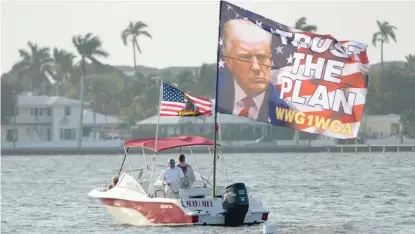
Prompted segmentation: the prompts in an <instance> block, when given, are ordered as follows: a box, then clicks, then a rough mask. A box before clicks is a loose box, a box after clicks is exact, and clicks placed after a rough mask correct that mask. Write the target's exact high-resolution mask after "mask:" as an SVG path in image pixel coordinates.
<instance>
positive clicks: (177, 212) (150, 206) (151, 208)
mask: <svg viewBox="0 0 415 234" xmlns="http://www.w3.org/2000/svg"><path fill="white" fill-rule="evenodd" d="M100 200H101V202H102V203H103V204H105V205H107V206H114V207H122V208H130V209H134V210H136V211H138V212H140V213H141V214H142V215H143V216H144V217H145V218H146V219H147V220H148V221H149V222H151V223H153V224H169V223H172V224H174V223H195V222H197V221H198V219H195V217H194V216H190V215H186V213H184V211H183V210H182V209H181V208H180V207H179V206H177V205H176V204H173V203H168V202H137V201H126V200H119V199H111V198H101V199H100Z"/></svg>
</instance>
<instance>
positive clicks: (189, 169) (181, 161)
mask: <svg viewBox="0 0 415 234" xmlns="http://www.w3.org/2000/svg"><path fill="white" fill-rule="evenodd" d="M185 160H186V158H185V156H184V154H180V156H179V163H178V164H177V167H179V168H181V169H182V170H183V173H184V175H185V176H187V177H189V178H190V179H192V181H193V182H194V181H195V180H196V176H195V172H194V171H193V168H192V167H191V166H190V165H189V164H187V163H186V162H185Z"/></svg>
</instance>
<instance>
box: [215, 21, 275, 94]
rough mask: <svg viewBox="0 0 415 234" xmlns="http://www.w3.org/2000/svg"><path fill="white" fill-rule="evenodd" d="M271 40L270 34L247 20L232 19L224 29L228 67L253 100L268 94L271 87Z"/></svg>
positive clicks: (224, 48)
mask: <svg viewBox="0 0 415 234" xmlns="http://www.w3.org/2000/svg"><path fill="white" fill-rule="evenodd" d="M271 40H272V35H271V34H270V33H269V32H267V31H265V30H263V29H261V28H259V27H258V26H257V25H255V24H253V23H252V22H250V21H248V20H243V19H233V20H229V21H228V22H226V23H225V25H224V31H223V53H224V56H225V64H226V66H227V68H228V69H229V71H230V72H231V73H232V74H233V76H234V79H235V80H236V82H237V83H238V85H239V86H240V87H241V88H242V89H243V91H244V92H245V93H246V94H247V95H248V96H250V97H255V96H257V95H259V94H261V93H263V92H265V90H266V89H267V88H268V86H269V84H270V73H271V57H272V55H271Z"/></svg>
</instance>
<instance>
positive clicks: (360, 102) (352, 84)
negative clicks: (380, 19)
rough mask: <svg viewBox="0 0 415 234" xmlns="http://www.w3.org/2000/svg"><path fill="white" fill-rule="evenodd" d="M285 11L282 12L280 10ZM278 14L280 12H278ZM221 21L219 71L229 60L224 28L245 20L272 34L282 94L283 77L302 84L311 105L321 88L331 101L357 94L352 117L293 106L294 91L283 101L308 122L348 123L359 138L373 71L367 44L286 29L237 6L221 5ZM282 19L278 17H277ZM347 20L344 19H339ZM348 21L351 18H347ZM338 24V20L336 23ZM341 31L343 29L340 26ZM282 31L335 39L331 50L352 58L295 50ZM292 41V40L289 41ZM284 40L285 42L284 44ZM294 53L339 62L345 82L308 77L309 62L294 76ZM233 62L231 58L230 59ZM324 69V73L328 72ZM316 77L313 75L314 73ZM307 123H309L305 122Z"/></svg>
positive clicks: (304, 127) (313, 130) (276, 81)
mask: <svg viewBox="0 0 415 234" xmlns="http://www.w3.org/2000/svg"><path fill="white" fill-rule="evenodd" d="M280 10H281V9H280ZM276 12H278V10H277V11H276ZM220 14H221V20H220V25H219V27H220V33H219V37H220V38H219V42H218V46H219V56H218V58H217V59H218V60H217V62H218V69H227V68H226V64H225V59H224V56H223V53H222V49H221V48H222V47H223V41H222V36H223V25H224V24H225V23H226V22H227V21H228V20H232V19H245V20H248V21H250V22H252V23H253V24H256V26H258V27H260V28H262V29H263V30H266V31H268V32H270V33H271V34H272V42H271V47H272V68H271V80H272V83H273V84H274V85H275V86H276V87H277V89H278V90H281V88H282V87H281V85H282V81H281V77H289V78H291V79H292V80H293V81H298V80H301V81H302V85H301V91H300V97H304V98H305V100H306V103H307V101H308V100H309V99H310V98H311V96H312V95H313V93H314V91H315V90H316V89H317V87H318V86H319V85H324V86H326V87H327V91H328V96H329V99H330V98H333V97H334V95H335V92H336V90H338V89H341V90H343V91H344V92H345V93H346V98H347V95H348V93H350V92H353V93H356V99H355V102H354V105H353V106H352V107H350V108H352V110H353V112H352V114H351V115H350V114H346V113H344V110H343V109H342V108H340V111H338V112H335V111H333V110H326V109H323V108H322V107H321V106H319V105H315V106H314V107H311V106H308V105H305V104H299V103H295V102H292V101H291V99H292V95H293V93H292V91H291V92H289V93H285V94H284V97H283V100H284V101H285V102H286V103H287V104H288V105H289V106H290V109H291V110H294V111H298V112H303V113H304V114H305V115H306V117H305V119H307V117H308V116H310V115H313V116H318V117H319V118H327V119H328V118H329V119H331V120H339V121H340V122H342V123H343V124H342V126H345V124H346V123H349V124H351V126H352V131H353V135H354V136H356V135H357V133H358V131H359V128H360V120H361V117H362V114H363V108H364V105H365V102H366V93H367V86H368V76H369V75H368V72H369V68H370V64H369V60H368V57H367V53H366V48H367V45H366V44H364V43H360V42H357V41H352V40H346V41H338V40H337V39H336V38H334V37H333V36H332V35H320V34H316V33H310V32H304V31H300V30H298V29H294V28H291V27H288V26H286V25H283V24H281V23H278V22H274V21H272V20H270V19H268V18H266V17H264V16H261V15H258V14H256V13H254V12H251V11H248V10H246V9H243V8H240V7H238V6H236V5H233V4H231V3H229V2H226V1H221V9H220ZM275 17H278V13H276V16H275ZM339 17H343V16H339ZM344 17H348V16H347V15H345V16H344ZM332 20H335V19H332ZM339 27H341V26H339ZM280 31H284V32H293V33H299V34H304V35H308V36H310V37H311V40H313V39H316V40H318V38H321V39H331V40H333V43H332V44H331V46H330V49H333V48H334V45H335V44H336V43H337V42H338V43H340V44H341V45H342V46H343V49H344V50H345V51H348V52H349V55H348V56H349V57H347V58H339V57H337V56H334V55H333V54H332V53H331V52H330V51H326V52H323V53H316V52H314V51H312V50H311V49H309V48H302V47H300V44H298V46H294V45H293V44H292V43H291V42H292V39H291V41H290V39H289V38H285V37H281V36H280V35H281V34H280ZM287 39H288V40H287ZM283 40H284V41H283ZM294 53H303V54H305V55H306V56H307V54H309V55H314V59H313V63H316V62H317V58H316V57H319V58H324V59H325V60H326V61H327V60H335V61H340V62H343V63H344V64H345V65H344V68H343V69H342V70H343V71H342V73H341V75H340V76H337V77H338V78H340V79H341V83H340V84H335V83H332V82H328V81H325V80H323V79H316V78H313V77H312V75H311V76H310V77H306V76H304V75H303V73H304V69H305V62H304V61H305V59H303V60H301V62H300V65H299V69H298V71H297V72H296V73H297V74H293V73H292V69H293V66H294V62H295V59H294ZM228 59H231V58H228ZM324 69H325V68H323V72H324ZM311 74H313V72H311ZM305 122H307V121H305ZM292 128H293V129H297V130H301V131H305V132H309V133H315V134H320V135H325V136H330V137H335V138H341V139H348V138H355V137H350V136H348V135H344V134H341V133H335V132H332V131H330V130H328V129H325V130H322V128H316V127H310V126H309V125H307V123H304V124H300V125H295V126H293V127H292Z"/></svg>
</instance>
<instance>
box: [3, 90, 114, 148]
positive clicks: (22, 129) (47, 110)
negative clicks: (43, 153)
mask: <svg viewBox="0 0 415 234" xmlns="http://www.w3.org/2000/svg"><path fill="white" fill-rule="evenodd" d="M16 108H17V109H16V112H17V115H16V123H15V124H13V122H14V121H13V118H12V123H11V124H8V125H2V126H1V129H2V134H1V136H2V137H1V141H2V145H5V144H6V145H7V144H9V143H12V142H13V133H14V131H15V130H16V132H17V139H16V143H36V142H39V143H40V142H56V141H76V140H77V138H78V131H79V121H80V111H81V109H80V108H81V102H80V100H74V99H69V98H65V97H56V96H35V95H31V94H30V93H26V94H24V95H19V96H18V97H17V107H16ZM83 118H84V120H83V126H84V127H83V130H84V134H83V135H84V139H85V140H89V139H99V138H100V136H99V131H100V130H101V129H102V128H108V127H109V128H113V127H115V126H116V125H118V124H119V120H118V119H117V118H115V117H112V116H105V115H102V114H99V113H95V112H93V111H92V110H90V109H89V107H88V103H87V102H85V110H84V116H83ZM88 129H90V131H88ZM97 133H98V134H97Z"/></svg>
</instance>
